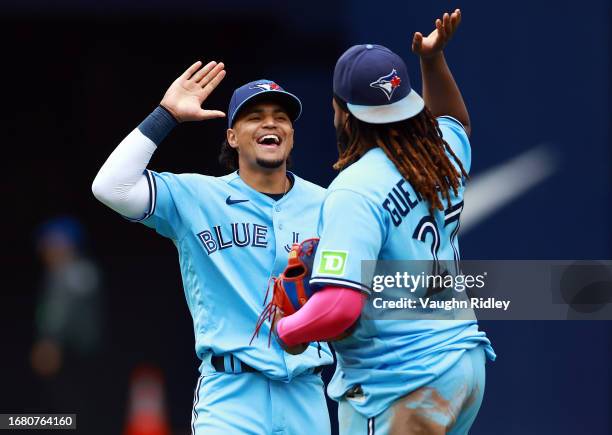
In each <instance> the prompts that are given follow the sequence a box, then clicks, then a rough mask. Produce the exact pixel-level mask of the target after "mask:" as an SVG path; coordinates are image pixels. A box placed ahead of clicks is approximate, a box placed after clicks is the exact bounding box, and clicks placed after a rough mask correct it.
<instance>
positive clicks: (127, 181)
mask: <svg viewBox="0 0 612 435" xmlns="http://www.w3.org/2000/svg"><path fill="white" fill-rule="evenodd" d="M223 68H224V65H223V64H222V63H217V62H209V63H208V64H206V65H205V66H204V67H202V63H201V62H199V61H198V62H196V63H194V64H193V65H191V67H189V68H188V69H187V70H186V71H185V72H184V73H183V74H181V76H180V77H178V78H177V79H176V80H175V81H174V82H173V83H172V85H170V87H169V88H168V90H167V91H166V93H165V95H164V98H163V99H162V101H161V103H160V107H157V108H156V109H155V110H154V111H153V112H152V113H151V114H150V115H149V116H148V117H147V118H145V120H144V121H143V122H142V123H141V124H140V125H139V126H138V128H136V129H135V130H134V131H132V132H131V133H130V134H129V135H128V136H127V137H126V138H125V139H124V140H123V141H121V143H120V144H119V146H117V148H116V149H115V150H114V151H113V152H112V154H111V155H110V156H109V157H108V159H107V160H106V162H105V163H104V165H102V167H101V168H100V171H99V172H98V174H97V175H96V178H95V179H94V181H93V184H92V186H91V190H92V192H93V194H94V196H95V197H96V198H97V199H98V200H99V201H100V202H102V203H104V204H105V205H107V206H108V207H110V208H111V209H113V210H115V211H116V212H118V213H120V214H122V215H123V216H125V217H128V218H130V219H141V218H143V217H146V213H147V211H148V210H149V204H150V202H151V194H150V189H149V182H148V180H147V177H146V176H145V175H144V171H145V169H146V167H147V165H148V164H149V161H150V159H151V156H152V155H153V153H154V152H155V150H156V149H157V146H158V145H159V144H160V143H161V142H162V140H163V139H164V138H165V137H166V136H167V135H168V133H170V131H171V130H172V129H173V128H174V127H175V126H176V125H177V124H178V123H179V122H185V121H203V120H206V119H212V118H220V117H224V116H225V114H224V113H223V112H221V111H218V110H206V109H203V108H202V104H203V103H204V101H205V100H206V98H207V97H208V96H209V95H210V93H211V92H212V91H213V90H214V89H215V88H216V87H217V85H218V84H219V83H220V82H221V80H223V77H225V70H224V69H223Z"/></svg>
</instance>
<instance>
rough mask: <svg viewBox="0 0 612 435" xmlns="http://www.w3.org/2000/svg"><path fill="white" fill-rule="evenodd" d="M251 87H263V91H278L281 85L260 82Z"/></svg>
mask: <svg viewBox="0 0 612 435" xmlns="http://www.w3.org/2000/svg"><path fill="white" fill-rule="evenodd" d="M249 89H261V90H262V91H278V90H281V87H280V86H279V85H277V84H276V83H274V82H272V83H258V84H256V85H255V86H251V87H250V88H249Z"/></svg>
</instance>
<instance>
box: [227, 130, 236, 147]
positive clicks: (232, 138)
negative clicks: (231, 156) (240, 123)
mask: <svg viewBox="0 0 612 435" xmlns="http://www.w3.org/2000/svg"><path fill="white" fill-rule="evenodd" d="M225 137H226V138H227V143H228V144H229V146H231V147H232V148H238V140H237V139H236V132H235V131H234V129H233V128H228V129H227V132H226V134H225Z"/></svg>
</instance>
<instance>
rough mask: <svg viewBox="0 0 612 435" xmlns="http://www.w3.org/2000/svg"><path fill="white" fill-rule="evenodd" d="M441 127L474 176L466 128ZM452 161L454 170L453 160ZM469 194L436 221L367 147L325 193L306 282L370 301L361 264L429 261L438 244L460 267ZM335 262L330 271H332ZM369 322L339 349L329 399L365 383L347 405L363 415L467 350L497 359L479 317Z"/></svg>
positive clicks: (377, 151)
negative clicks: (462, 226)
mask: <svg viewBox="0 0 612 435" xmlns="http://www.w3.org/2000/svg"><path fill="white" fill-rule="evenodd" d="M438 123H439V126H440V129H441V131H442V134H443V137H444V140H445V141H446V142H447V143H448V144H449V146H450V147H451V149H452V150H453V152H454V153H455V154H456V155H457V157H458V158H459V160H460V161H461V162H462V164H463V166H464V168H465V170H466V172H468V171H469V168H470V163H471V151H470V143H469V140H468V137H467V135H466V133H465V131H464V129H463V126H462V125H461V124H460V123H459V122H458V121H457V120H455V119H453V118H450V117H440V118H438ZM451 161H453V163H455V162H454V160H453V159H452V157H451ZM457 167H458V166H457ZM463 192H464V186H463V185H462V186H461V187H460V188H459V189H458V192H457V195H452V197H451V204H452V205H451V207H449V208H448V209H447V210H445V211H439V210H437V211H436V212H435V214H434V218H432V217H431V216H430V213H429V207H428V204H427V202H426V201H423V200H422V199H421V198H420V197H419V195H417V193H416V191H415V190H414V189H413V188H412V186H411V185H410V183H408V182H407V181H406V180H404V178H403V177H402V175H401V174H400V173H399V171H398V170H397V168H396V167H395V166H394V165H393V163H392V162H391V160H389V158H388V157H387V156H386V155H385V153H384V151H383V150H382V149H381V148H378V147H376V148H373V149H371V150H369V151H368V152H367V153H366V154H365V155H364V156H362V157H361V158H360V159H359V160H358V161H357V162H355V163H353V164H352V165H350V166H349V167H347V168H346V169H344V170H343V171H342V172H341V173H340V174H339V175H338V177H336V179H335V180H334V181H333V182H332V184H331V185H330V186H329V188H328V189H327V193H326V196H325V201H324V203H323V207H322V210H321V215H320V220H319V227H318V232H319V235H320V238H321V240H320V242H319V245H318V248H317V253H316V256H315V260H314V271H313V274H312V277H311V280H310V284H311V285H312V286H313V287H315V288H317V289H321V288H323V287H325V286H342V287H346V288H351V289H354V290H358V291H362V292H365V293H368V294H370V293H371V289H370V285H371V283H370V282H366V281H367V280H366V279H363V278H362V274H361V267H362V264H361V261H362V260H432V244H437V251H436V255H437V259H439V260H455V259H457V260H458V256H459V246H458V241H457V237H456V236H457V231H458V228H459V215H460V213H461V210H462V207H463ZM451 194H452V192H451ZM330 256H331V257H333V258H334V261H333V263H334V264H333V270H330V267H328V266H329V262H328V260H329V257H330ZM368 305H370V304H369V303H366V307H367V306H368ZM364 317H365V316H362V318H360V320H359V321H358V322H357V326H356V329H355V332H354V333H353V334H352V335H351V336H350V337H349V338H347V339H344V340H341V341H338V342H335V343H334V349H335V351H336V356H337V360H338V365H337V369H336V373H335V375H334V377H333V379H332V381H331V383H330V385H329V387H328V394H329V395H330V397H332V398H333V399H335V400H340V399H341V398H342V397H343V395H344V394H345V393H346V392H347V390H349V389H350V388H351V387H353V386H355V385H361V387H362V389H363V391H364V393H365V396H364V398H361V400H349V402H350V403H351V405H352V406H353V407H354V408H355V409H356V410H357V411H358V412H360V413H362V414H363V415H365V416H367V417H374V416H376V415H378V414H380V413H381V412H383V411H384V410H385V409H386V408H387V407H389V406H390V405H391V404H392V402H394V401H395V400H397V399H398V398H400V397H402V396H404V395H406V394H408V393H410V392H411V391H414V390H416V389H417V388H419V387H422V386H424V385H426V384H428V383H430V382H431V381H432V380H434V379H435V378H436V377H437V376H439V375H440V374H442V373H444V372H445V371H446V370H448V369H449V368H450V367H452V365H453V364H455V363H456V362H457V361H458V360H459V358H460V357H461V356H462V354H463V353H464V352H465V351H466V350H469V349H472V348H474V347H476V346H479V345H482V346H484V348H485V352H486V354H487V355H488V357H489V358H490V359H492V360H493V359H495V353H494V352H493V349H492V348H491V344H490V342H489V340H488V339H487V337H486V335H485V333H484V332H482V331H479V330H478V325H477V322H476V321H475V320H467V321H463V320H371V317H370V320H365V319H364Z"/></svg>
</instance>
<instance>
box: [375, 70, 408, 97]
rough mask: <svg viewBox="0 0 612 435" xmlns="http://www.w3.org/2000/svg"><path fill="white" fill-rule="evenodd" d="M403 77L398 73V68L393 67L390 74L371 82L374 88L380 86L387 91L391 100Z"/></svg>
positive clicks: (386, 93)
mask: <svg viewBox="0 0 612 435" xmlns="http://www.w3.org/2000/svg"><path fill="white" fill-rule="evenodd" d="M401 82H402V79H401V78H400V77H399V76H398V75H397V70H396V69H395V68H393V71H391V72H390V73H389V74H387V75H385V76H382V77H379V78H378V80H376V81H374V82H372V83H370V86H371V87H373V88H378V89H380V90H381V91H383V92H384V93H385V95H386V96H387V99H388V100H391V97H392V96H393V92H395V89H397V87H399V85H400V83H401Z"/></svg>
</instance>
